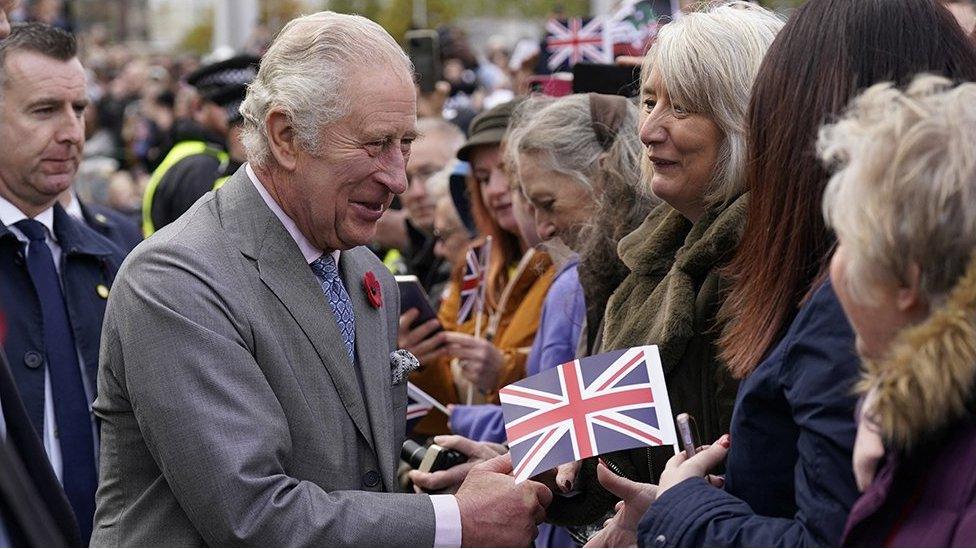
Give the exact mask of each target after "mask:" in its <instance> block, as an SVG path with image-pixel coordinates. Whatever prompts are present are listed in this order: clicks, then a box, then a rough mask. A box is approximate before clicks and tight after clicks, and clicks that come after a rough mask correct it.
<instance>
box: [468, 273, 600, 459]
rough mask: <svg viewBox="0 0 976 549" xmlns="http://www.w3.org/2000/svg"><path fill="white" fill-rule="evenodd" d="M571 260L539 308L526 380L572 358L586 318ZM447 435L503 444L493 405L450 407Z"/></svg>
mask: <svg viewBox="0 0 976 549" xmlns="http://www.w3.org/2000/svg"><path fill="white" fill-rule="evenodd" d="M578 265H579V259H578V258H573V259H572V260H571V261H568V262H567V263H566V265H563V267H562V269H560V270H559V272H558V273H556V278H555V279H553V282H552V286H550V287H549V292H548V293H547V294H546V299H545V301H544V302H543V304H542V317H541V318H540V319H539V328H538V329H537V330H536V336H535V341H533V342H532V349H531V350H530V351H529V356H528V358H527V360H526V363H525V375H526V377H528V376H532V375H535V374H538V373H539V372H541V371H542V370H544V369H547V368H553V367H555V366H558V365H560V364H564V363H566V362H569V361H570V360H573V359H575V358H576V345H577V343H578V342H579V338H580V331H581V330H582V326H583V320H584V318H585V316H586V306H585V305H584V303H583V287H582V286H580V283H579V273H578V271H577V266H578ZM451 431H452V432H454V433H455V434H458V435H462V436H465V437H468V438H470V439H472V440H482V441H488V442H505V439H506V437H505V418H504V417H502V408H501V406H498V405H497V404H479V405H473V406H454V408H453V412H452V413H451Z"/></svg>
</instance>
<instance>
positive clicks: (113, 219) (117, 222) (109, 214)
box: [78, 200, 142, 255]
mask: <svg viewBox="0 0 976 549" xmlns="http://www.w3.org/2000/svg"><path fill="white" fill-rule="evenodd" d="M78 204H79V205H80V206H81V214H82V215H83V216H84V218H85V223H87V224H88V226H89V227H91V228H92V229H95V232H97V233H98V234H100V235H102V236H104V237H105V238H107V239H109V240H111V241H112V242H113V243H114V244H115V245H116V246H118V247H119V249H120V250H122V252H123V253H124V254H125V255H129V252H131V251H132V250H133V248H135V247H136V246H138V245H139V243H140V242H142V230H141V229H140V228H139V226H138V225H136V223H135V222H134V221H132V220H131V219H129V218H127V217H126V216H125V215H124V214H122V213H121V212H117V211H115V210H113V209H112V208H109V207H107V206H102V205H100V204H89V203H85V202H81V201H80V200H79V201H78Z"/></svg>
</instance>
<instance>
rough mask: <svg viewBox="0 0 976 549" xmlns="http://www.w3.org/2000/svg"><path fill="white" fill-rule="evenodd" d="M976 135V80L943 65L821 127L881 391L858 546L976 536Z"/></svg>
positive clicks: (859, 467)
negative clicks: (950, 75) (955, 78)
mask: <svg viewBox="0 0 976 549" xmlns="http://www.w3.org/2000/svg"><path fill="white" fill-rule="evenodd" d="M974 142H976V84H971V83H967V84H962V85H959V86H957V87H952V85H951V83H950V81H949V80H946V79H944V78H941V77H935V76H923V77H919V78H918V79H916V80H915V82H914V83H913V84H912V85H911V86H910V87H909V88H908V90H907V91H906V92H901V91H899V90H897V89H896V88H894V87H892V86H890V85H888V84H880V85H877V86H874V87H872V88H870V89H869V90H868V91H866V92H865V93H864V94H863V95H862V96H861V97H860V98H858V99H857V100H856V101H855V103H854V104H853V106H852V108H851V109H850V111H849V112H848V113H847V115H846V116H845V117H844V118H843V119H842V120H840V121H839V122H837V123H836V124H833V125H831V126H827V127H826V128H825V129H824V130H823V132H822V134H821V142H820V148H821V151H822V155H823V157H824V158H825V159H826V160H827V161H828V162H830V163H832V164H834V165H839V167H840V169H839V171H838V172H837V173H836V174H835V175H834V176H833V178H832V179H831V180H830V183H829V184H828V186H827V190H826V193H825V195H824V215H825V217H826V219H827V222H828V223H829V224H830V225H831V227H832V228H833V229H834V230H835V231H836V233H837V239H838V242H839V246H838V248H837V252H836V253H835V254H834V257H833V260H832V262H831V269H830V276H831V280H832V282H833V285H834V289H835V291H836V293H837V297H838V298H839V300H840V302H841V305H842V307H843V309H844V312H845V314H846V315H847V318H848V319H849V320H850V322H851V325H852V326H853V328H854V331H855V333H856V334H857V350H858V353H859V354H860V355H861V357H862V359H863V361H864V368H865V374H864V377H863V379H862V381H861V384H860V390H861V391H862V392H863V393H865V394H866V395H867V396H866V398H865V401H864V404H863V408H864V413H863V414H862V416H861V424H860V425H859V427H858V433H857V439H856V442H855V444H854V470H855V473H856V475H857V476H858V479H857V480H858V484H859V486H861V487H862V489H864V490H865V491H864V494H863V495H862V496H861V499H859V500H858V501H857V503H855V504H854V508H853V509H852V510H851V514H850V516H849V517H848V522H847V527H846V528H845V535H844V542H843V543H844V545H846V546H851V545H853V546H859V547H861V546H872V545H882V544H884V545H888V546H900V547H908V546H933V547H952V546H960V547H971V546H972V544H973V541H974V540H976V522H973V521H972V520H968V519H967V518H966V517H970V519H971V517H973V516H976V469H974V468H973V463H974V462H976V154H973V150H972V144H973V143H974ZM882 455H883V458H881V459H883V462H882V463H883V465H882V466H881V468H880V470H878V472H877V475H872V473H873V470H874V467H873V466H869V467H865V466H864V463H865V462H877V461H878V459H879V458H880V457H881V456H882ZM892 517H897V520H894V521H893V520H892Z"/></svg>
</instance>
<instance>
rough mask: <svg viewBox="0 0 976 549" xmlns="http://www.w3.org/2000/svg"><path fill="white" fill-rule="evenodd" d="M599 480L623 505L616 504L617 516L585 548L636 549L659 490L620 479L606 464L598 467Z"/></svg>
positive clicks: (651, 486) (649, 485)
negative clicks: (642, 521) (643, 520)
mask: <svg viewBox="0 0 976 549" xmlns="http://www.w3.org/2000/svg"><path fill="white" fill-rule="evenodd" d="M596 477H597V479H598V480H599V481H600V484H602V485H603V487H604V488H606V489H607V490H608V491H609V492H610V493H611V494H613V495H615V496H617V497H618V498H620V499H621V501H620V502H619V503H617V514H616V515H614V517H613V518H612V519H610V520H608V521H606V522H605V523H603V530H600V531H599V532H597V534H596V535H595V536H593V537H592V538H590V541H588V542H587V543H586V547H635V546H636V545H637V523H638V522H640V519H641V517H642V516H644V512H645V511H647V508H648V507H650V506H651V504H652V503H654V500H656V499H657V495H658V489H657V486H655V485H653V484H645V483H643V482H634V481H633V480H630V479H628V478H625V477H622V476H620V475H617V474H616V473H614V472H613V471H611V470H610V469H607V467H606V465H604V464H603V463H600V464H599V465H597V466H596Z"/></svg>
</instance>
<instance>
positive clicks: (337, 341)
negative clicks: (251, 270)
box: [218, 167, 374, 446]
mask: <svg viewBox="0 0 976 549" xmlns="http://www.w3.org/2000/svg"><path fill="white" fill-rule="evenodd" d="M218 200H219V202H220V206H219V207H220V211H221V224H222V225H223V226H224V228H225V229H227V231H228V233H230V234H231V235H232V237H233V238H234V239H235V240H236V241H237V242H238V243H239V248H240V249H241V251H242V252H243V253H244V255H246V256H248V257H250V258H252V259H255V260H256V262H257V269H258V273H259V275H260V277H261V281H262V282H264V284H265V286H267V287H268V289H269V290H271V292H273V293H274V294H275V296H276V297H277V298H278V300H279V301H280V302H281V304H282V305H283V306H284V307H285V308H286V309H287V310H288V312H289V313H290V314H291V316H292V318H294V319H295V322H297V323H298V325H299V326H300V327H301V329H302V331H303V332H304V333H305V336H306V337H308V339H309V341H310V342H311V343H312V346H313V347H314V348H315V351H316V353H317V354H318V355H319V358H320V359H321V361H322V364H324V365H325V367H326V370H327V372H328V374H329V376H330V377H331V378H332V383H333V385H334V386H335V388H336V391H337V392H338V393H339V398H340V399H341V400H342V404H343V406H344V407H345V409H346V411H347V412H348V413H349V416H350V417H351V418H352V420H353V422H354V423H355V424H356V427H357V428H358V429H359V432H360V433H361V434H362V436H363V438H365V439H366V441H367V442H368V443H369V445H370V446H373V445H374V444H373V439H372V436H371V432H370V428H369V421H368V419H367V415H366V410H365V405H364V402H363V396H362V394H361V392H360V389H359V381H358V380H357V378H356V372H355V370H354V366H353V365H352V364H350V363H349V357H348V356H347V355H346V350H345V346H344V345H343V344H342V336H341V334H340V333H339V328H338V326H337V325H336V322H335V319H334V318H333V317H332V309H331V307H330V306H329V303H328V301H326V299H325V295H324V294H323V293H322V288H321V286H319V284H318V281H317V280H316V278H315V275H314V274H313V273H312V271H311V269H310V268H309V266H308V264H307V263H306V262H305V258H304V256H302V253H301V251H300V250H299V249H298V245H297V244H296V243H295V241H294V240H293V239H292V238H291V235H289V234H288V231H286V230H285V227H284V226H283V225H282V224H281V221H279V220H278V218H277V217H275V215H274V213H273V212H272V211H271V209H270V208H268V206H267V204H265V203H264V200H263V199H262V198H261V195H260V194H258V192H257V190H256V189H255V188H254V185H253V184H252V183H251V181H250V179H249V178H248V177H247V174H246V173H245V171H244V168H243V167H242V168H241V169H240V170H238V171H237V173H235V174H234V176H233V177H232V178H231V179H230V180H229V181H228V182H227V184H226V185H224V186H223V187H222V188H221V189H220V191H218ZM358 316H359V315H358V314H357V319H356V320H357V323H358V320H359V318H358ZM292 368H293V369H294V370H295V372H296V375H298V376H299V379H301V380H302V381H303V383H302V390H303V391H305V393H306V396H307V398H308V399H309V405H310V407H311V408H312V410H313V411H315V410H319V411H324V410H326V409H327V407H325V406H324V405H323V403H324V400H325V399H326V398H327V395H326V394H325V393H323V392H322V391H321V390H320V389H319V388H318V383H320V382H321V379H322V374H321V368H320V366H319V364H317V363H306V364H293V365H292ZM317 382H318V383H317ZM324 419H325V418H323V420H324Z"/></svg>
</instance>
